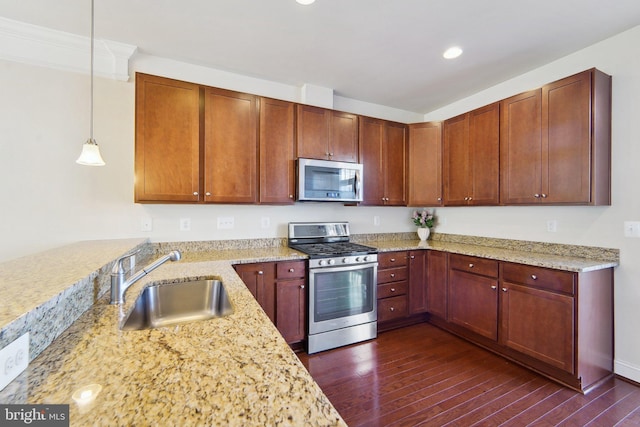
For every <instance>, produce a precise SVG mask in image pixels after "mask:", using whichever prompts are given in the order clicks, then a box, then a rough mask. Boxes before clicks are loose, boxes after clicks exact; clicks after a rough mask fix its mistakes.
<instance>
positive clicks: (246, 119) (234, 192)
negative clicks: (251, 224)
mask: <svg viewBox="0 0 640 427" xmlns="http://www.w3.org/2000/svg"><path fill="white" fill-rule="evenodd" d="M257 121H258V99H257V97H256V96H254V95H249V94H246V93H239V92H232V91H228V90H223V89H216V88H205V98H204V190H205V195H204V196H205V197H204V201H205V202H215V203H255V202H257V201H258V180H257V169H258V124H257Z"/></svg>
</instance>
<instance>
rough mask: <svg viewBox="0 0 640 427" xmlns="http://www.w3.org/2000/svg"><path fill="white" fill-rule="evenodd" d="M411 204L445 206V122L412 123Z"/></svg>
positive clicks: (409, 190)
mask: <svg viewBox="0 0 640 427" xmlns="http://www.w3.org/2000/svg"><path fill="white" fill-rule="evenodd" d="M408 152H409V160H408V164H407V193H408V194H407V205H408V206H442V123H441V122H427V123H415V124H411V125H409V140H408Z"/></svg>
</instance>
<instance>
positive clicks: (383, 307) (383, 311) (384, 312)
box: [378, 295, 408, 322]
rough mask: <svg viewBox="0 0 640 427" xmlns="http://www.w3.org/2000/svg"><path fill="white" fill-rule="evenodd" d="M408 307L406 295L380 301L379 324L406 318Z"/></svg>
mask: <svg viewBox="0 0 640 427" xmlns="http://www.w3.org/2000/svg"><path fill="white" fill-rule="evenodd" d="M407 306H408V304H407V296H406V295H402V296H398V297H391V298H385V299H381V300H378V322H384V321H386V320H392V319H399V318H401V317H406V316H407V313H408V311H407Z"/></svg>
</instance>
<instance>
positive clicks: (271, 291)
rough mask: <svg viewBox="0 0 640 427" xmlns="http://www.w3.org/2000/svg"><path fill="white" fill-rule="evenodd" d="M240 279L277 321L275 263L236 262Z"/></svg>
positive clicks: (270, 316) (235, 266) (268, 314)
mask: <svg viewBox="0 0 640 427" xmlns="http://www.w3.org/2000/svg"><path fill="white" fill-rule="evenodd" d="M233 267H234V268H235V270H236V272H237V273H238V276H240V279H242V281H243V282H244V284H245V285H246V286H247V288H248V289H249V292H251V294H252V295H253V296H254V297H255V299H256V300H257V301H258V304H260V307H262V309H263V310H264V312H265V313H266V314H267V316H268V317H269V319H271V321H272V322H273V323H274V324H275V323H276V299H275V298H276V294H275V277H276V273H275V263H273V262H261V263H254V264H236V265H234V266H233Z"/></svg>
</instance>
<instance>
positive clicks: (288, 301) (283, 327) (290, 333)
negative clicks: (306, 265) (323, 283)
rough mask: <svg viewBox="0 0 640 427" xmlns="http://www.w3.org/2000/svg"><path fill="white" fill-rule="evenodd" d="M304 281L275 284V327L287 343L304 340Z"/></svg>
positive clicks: (284, 281)
mask: <svg viewBox="0 0 640 427" xmlns="http://www.w3.org/2000/svg"><path fill="white" fill-rule="evenodd" d="M305 292H306V290H305V279H297V280H282V281H278V282H276V322H275V324H276V327H277V328H278V330H279V331H280V333H281V334H282V336H283V337H284V339H285V341H287V342H288V343H293V342H298V341H302V340H303V339H304V338H305V324H306V307H307V306H306V293H305Z"/></svg>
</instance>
